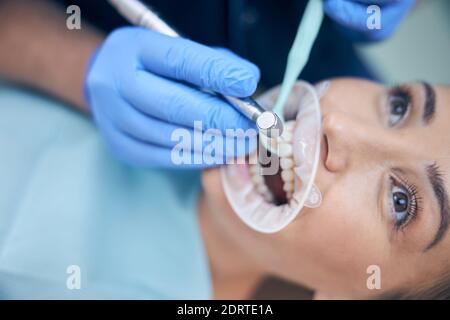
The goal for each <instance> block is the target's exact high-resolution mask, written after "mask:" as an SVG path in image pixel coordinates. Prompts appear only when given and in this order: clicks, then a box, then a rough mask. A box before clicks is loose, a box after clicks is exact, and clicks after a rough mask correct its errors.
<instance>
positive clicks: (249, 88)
mask: <svg viewBox="0 0 450 320" xmlns="http://www.w3.org/2000/svg"><path fill="white" fill-rule="evenodd" d="M139 42H140V51H139V56H140V59H141V62H142V64H143V66H144V67H145V68H146V69H147V70H149V71H150V72H152V73H156V74H158V75H161V76H164V77H168V78H172V79H176V80H181V81H186V82H189V83H191V84H194V85H196V86H199V87H201V88H205V89H209V90H212V91H216V92H219V93H222V94H225V95H232V96H237V97H247V96H250V95H252V94H253V92H254V91H255V90H256V86H257V84H258V81H259V76H260V74H259V70H258V68H257V67H256V66H255V65H252V66H250V62H248V61H244V60H243V59H242V58H239V57H230V56H228V55H225V54H223V53H221V52H219V51H217V50H214V49H212V48H210V47H207V46H204V45H201V44H199V43H196V42H193V41H190V40H187V39H182V38H173V37H168V36H165V35H162V34H159V33H157V32H153V31H149V30H142V31H141V32H140V34H139ZM155 44H156V45H155Z"/></svg>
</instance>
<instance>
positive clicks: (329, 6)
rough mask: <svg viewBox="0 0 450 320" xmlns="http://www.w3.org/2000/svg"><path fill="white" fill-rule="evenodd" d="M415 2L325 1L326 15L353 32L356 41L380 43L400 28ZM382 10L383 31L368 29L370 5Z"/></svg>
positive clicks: (398, 0)
mask: <svg viewBox="0 0 450 320" xmlns="http://www.w3.org/2000/svg"><path fill="white" fill-rule="evenodd" d="M414 2H415V0H325V7H324V9H325V12H326V14H327V15H328V16H329V17H330V18H332V19H333V20H335V21H336V22H338V23H339V24H341V25H342V26H344V27H346V28H348V29H350V30H351V31H353V34H351V37H352V38H353V39H354V40H370V41H380V40H384V39H386V38H387V37H389V36H390V35H391V34H392V33H393V32H394V31H395V30H396V29H397V27H398V25H399V24H400V22H401V20H402V19H403V17H405V16H406V14H407V13H408V11H409V9H410V8H411V7H412V6H413V5H414ZM372 4H374V5H378V6H379V7H380V9H381V29H379V30H378V29H373V30H370V29H368V28H367V18H368V17H369V16H370V14H371V13H368V12H367V8H368V6H369V5H372Z"/></svg>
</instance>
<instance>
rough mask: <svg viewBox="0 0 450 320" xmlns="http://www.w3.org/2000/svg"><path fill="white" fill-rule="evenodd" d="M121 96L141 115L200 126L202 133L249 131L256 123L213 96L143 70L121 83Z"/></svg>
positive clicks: (179, 123) (188, 125)
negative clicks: (233, 130) (232, 130)
mask: <svg viewBox="0 0 450 320" xmlns="http://www.w3.org/2000/svg"><path fill="white" fill-rule="evenodd" d="M121 87H122V95H123V97H124V98H125V100H126V101H128V102H129V103H131V105H133V106H134V107H135V108H137V109H138V110H139V111H141V112H142V113H144V114H147V115H150V116H153V117H155V118H158V119H160V120H163V121H166V122H169V123H173V124H178V125H182V126H185V127H190V128H192V127H193V126H194V121H200V122H201V123H202V129H203V131H205V130H208V129H219V130H220V131H221V132H222V133H224V134H226V132H227V130H229V129H238V128H240V129H244V130H247V129H250V128H255V124H254V123H253V122H251V121H250V120H248V119H247V118H246V117H244V116H243V115H242V114H241V113H239V112H238V111H237V110H236V109H234V108H233V107H232V106H231V105H229V104H228V103H226V102H225V101H224V100H222V99H220V98H219V97H217V96H215V95H211V94H209V93H206V92H202V91H199V90H197V89H194V88H191V87H189V86H187V85H184V84H181V83H177V82H174V81H172V80H169V79H165V78H162V77H159V76H157V75H154V74H151V73H148V72H146V71H143V70H138V71H136V72H135V73H134V76H133V78H132V79H129V80H127V81H125V82H124V84H123V85H122V86H121Z"/></svg>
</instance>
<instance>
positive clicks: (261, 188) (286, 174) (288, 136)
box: [250, 121, 295, 201]
mask: <svg viewBox="0 0 450 320" xmlns="http://www.w3.org/2000/svg"><path fill="white" fill-rule="evenodd" d="M294 127H295V121H288V122H286V123H285V126H284V131H283V134H282V135H281V137H279V138H278V139H277V140H276V144H277V148H278V152H277V154H278V157H279V160H280V167H281V179H282V180H283V190H284V191H285V192H286V196H287V198H288V199H291V198H292V194H293V192H294V179H295V173H294V165H295V164H294V159H293V154H292V138H293V131H294ZM250 175H251V177H252V180H253V182H254V183H255V185H256V188H257V190H258V192H259V193H260V194H261V195H262V196H263V197H264V199H266V200H267V201H272V200H273V195H272V194H271V192H270V190H269V189H268V188H267V186H266V185H265V183H264V178H263V177H262V176H261V168H260V165H259V164H258V163H257V162H256V163H255V164H250Z"/></svg>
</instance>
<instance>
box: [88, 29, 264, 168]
mask: <svg viewBox="0 0 450 320" xmlns="http://www.w3.org/2000/svg"><path fill="white" fill-rule="evenodd" d="M258 80H259V70H258V68H257V67H256V66H255V65H253V64H251V63H250V62H248V61H245V60H243V59H242V58H239V57H238V56H236V55H234V54H232V53H231V52H229V51H225V50H219V49H213V48H210V47H206V46H204V45H201V44H198V43H195V42H192V41H190V40H187V39H182V38H171V37H168V36H165V35H162V34H159V33H156V32H153V31H150V30H146V29H143V28H138V27H125V28H120V29H117V30H115V31H114V32H112V33H111V34H110V35H109V36H108V38H107V39H106V40H105V42H104V43H103V44H102V46H101V47H100V48H99V49H98V51H97V53H96V54H95V55H94V56H93V57H92V58H91V64H90V67H89V68H88V72H87V76H86V83H85V92H86V98H87V101H88V104H89V106H90V108H91V111H92V113H93V115H94V119H95V121H96V123H97V125H98V127H99V128H100V132H101V133H102V134H103V136H104V137H105V138H106V141H107V144H108V145H109V146H110V149H112V151H113V152H114V153H115V154H116V155H117V156H118V157H119V158H121V159H122V160H124V161H126V162H127V163H130V164H133V165H139V166H158V167H174V166H177V167H180V166H181V167H204V166H206V164H205V163H202V164H192V165H175V164H174V163H173V162H172V160H171V150H172V148H173V147H174V146H175V145H176V144H178V142H179V141H171V134H172V132H173V131H174V130H175V129H177V128H180V127H181V128H186V129H187V130H189V132H190V134H191V137H192V136H193V134H194V131H193V125H194V121H202V124H203V128H202V129H203V130H207V129H210V128H215V129H218V130H220V131H221V132H223V133H225V130H226V129H236V128H242V129H244V130H246V129H248V128H254V124H253V123H252V122H250V121H249V120H248V119H247V118H245V117H244V116H242V115H241V114H240V113H239V112H237V111H236V110H235V109H234V108H233V107H232V106H230V105H229V104H227V103H226V102H224V101H223V100H222V99H220V98H218V97H217V96H214V95H211V94H209V93H206V92H203V91H200V90H199V89H198V87H201V88H204V89H209V90H212V91H215V92H219V93H222V94H225V95H231V96H237V97H247V96H250V95H251V94H253V92H254V91H255V89H256V86H257V83H258ZM194 86H195V87H194ZM224 136H225V135H224ZM224 136H222V137H224ZM222 139H223V140H226V139H225V138H222ZM223 143H224V145H225V141H223ZM205 145H207V143H204V145H203V146H199V145H197V146H193V148H192V154H194V153H198V154H200V153H201V151H202V150H200V149H202V148H203V147H204V146H205ZM225 153H226V151H224V152H223V153H222V154H221V155H222V156H223V157H224V158H225V157H226V156H227V154H225Z"/></svg>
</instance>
